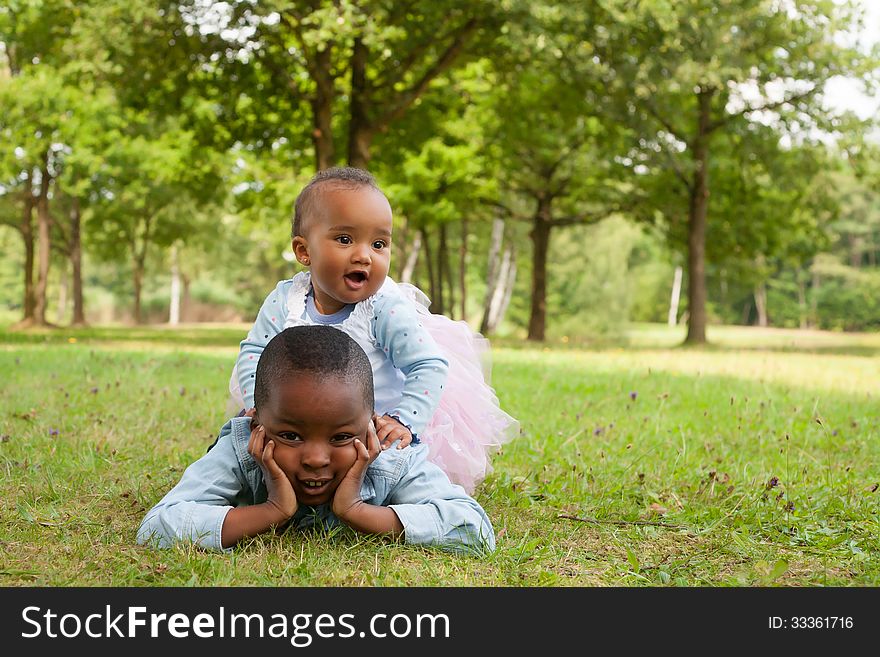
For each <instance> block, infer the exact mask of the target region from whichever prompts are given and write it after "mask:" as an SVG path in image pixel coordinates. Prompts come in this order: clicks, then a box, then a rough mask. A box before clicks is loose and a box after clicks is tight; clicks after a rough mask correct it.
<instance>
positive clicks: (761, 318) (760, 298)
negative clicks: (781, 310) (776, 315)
mask: <svg viewBox="0 0 880 657" xmlns="http://www.w3.org/2000/svg"><path fill="white" fill-rule="evenodd" d="M754 294H755V310H756V311H757V313H758V317H757V321H758V326H761V327H764V328H766V327H767V326H769V321H768V319H767V284H766V283H764V282H763V281H762V282H760V283H759V284H758V285H756V286H755V292H754Z"/></svg>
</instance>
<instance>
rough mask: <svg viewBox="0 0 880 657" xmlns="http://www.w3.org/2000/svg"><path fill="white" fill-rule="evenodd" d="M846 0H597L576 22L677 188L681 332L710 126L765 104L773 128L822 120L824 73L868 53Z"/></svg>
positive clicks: (700, 224)
mask: <svg viewBox="0 0 880 657" xmlns="http://www.w3.org/2000/svg"><path fill="white" fill-rule="evenodd" d="M854 15H855V11H854V8H853V6H852V4H851V3H836V2H832V1H831V0H816V1H800V0H798V1H794V0H793V1H792V2H789V3H778V2H769V1H766V0H747V1H745V2H736V3H717V2H712V1H709V0H686V1H682V2H675V3H670V2H665V1H661V0H656V1H654V2H643V3H637V4H633V3H628V2H624V1H623V0H619V1H615V2H609V3H604V5H603V6H601V7H599V6H597V7H595V11H592V12H590V20H589V21H587V22H586V23H585V32H584V34H585V35H586V38H587V39H588V41H589V43H590V50H592V52H591V55H592V56H594V57H596V58H597V59H598V60H599V61H600V62H601V63H602V64H603V65H604V66H605V70H604V75H603V77H602V80H603V83H604V84H605V85H607V88H608V89H609V91H610V92H611V94H612V97H613V98H615V100H616V104H617V106H618V107H620V108H621V109H622V110H623V114H622V115H623V116H625V117H627V120H628V123H629V125H631V126H632V127H633V128H634V129H635V130H636V131H637V132H639V133H640V134H642V135H644V141H643V144H642V145H643V154H646V155H647V156H648V158H647V159H648V160H649V161H650V163H651V165H652V166H656V167H665V168H668V169H670V170H671V171H672V172H674V175H675V177H676V179H677V184H678V185H679V186H680V188H681V189H682V191H683V193H684V194H685V195H686V198H687V204H686V206H685V207H683V208H682V211H681V214H683V215H686V216H687V218H688V224H687V234H688V241H687V251H688V260H687V273H688V309H689V320H688V334H687V338H686V342H688V343H692V344H701V343H704V342H705V341H706V320H707V316H706V302H707V293H706V257H707V255H706V239H707V230H708V225H709V217H710V205H709V199H710V192H711V187H712V185H711V183H710V175H709V174H710V171H711V159H712V153H713V148H714V147H715V145H716V142H717V138H718V136H719V135H723V134H726V133H728V132H730V131H731V130H733V129H734V128H735V127H736V126H737V125H738V124H741V123H743V122H749V121H757V120H759V119H761V118H766V117H767V116H768V114H770V115H772V116H775V119H776V125H777V126H778V129H779V131H780V133H782V132H784V131H785V129H786V128H788V129H791V130H792V131H796V130H798V129H804V130H806V129H810V127H812V126H820V127H821V126H826V127H829V126H832V125H833V117H830V116H829V115H828V113H827V112H826V111H825V110H823V109H822V107H821V94H822V90H823V87H824V85H825V82H826V81H827V80H828V79H830V78H831V77H833V76H835V75H847V74H852V75H859V74H860V73H862V72H867V71H868V70H870V67H871V66H872V63H871V61H870V59H869V58H867V57H865V56H864V55H862V54H861V53H860V52H858V50H857V49H855V48H854V47H847V46H844V45H841V44H840V42H839V36H840V33H841V32H842V31H843V30H845V29H847V28H849V27H850V26H851V25H852V24H853V17H854Z"/></svg>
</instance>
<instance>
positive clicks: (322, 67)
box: [310, 47, 336, 171]
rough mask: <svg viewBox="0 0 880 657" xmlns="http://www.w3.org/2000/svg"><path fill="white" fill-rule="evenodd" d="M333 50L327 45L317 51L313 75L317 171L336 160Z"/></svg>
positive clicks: (313, 117) (314, 141) (313, 139)
mask: <svg viewBox="0 0 880 657" xmlns="http://www.w3.org/2000/svg"><path fill="white" fill-rule="evenodd" d="M331 56H332V50H331V48H329V47H327V48H325V49H324V50H322V51H320V52H317V53H316V55H315V63H314V70H313V73H312V75H313V77H314V79H315V87H316V88H315V95H314V96H313V97H312V99H311V101H310V102H311V105H312V124H313V126H314V128H313V130H312V143H313V144H314V146H315V167H316V170H317V171H323V170H324V169H329V168H330V167H332V166H333V165H334V164H335V162H336V148H335V146H334V145H333V99H334V91H333V77H332V74H331V72H330V67H331Z"/></svg>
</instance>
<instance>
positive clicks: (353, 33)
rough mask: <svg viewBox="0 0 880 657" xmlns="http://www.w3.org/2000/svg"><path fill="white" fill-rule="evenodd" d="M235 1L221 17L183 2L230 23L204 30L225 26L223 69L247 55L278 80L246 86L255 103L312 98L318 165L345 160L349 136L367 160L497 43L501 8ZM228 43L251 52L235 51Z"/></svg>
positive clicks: (450, 3)
mask: <svg viewBox="0 0 880 657" xmlns="http://www.w3.org/2000/svg"><path fill="white" fill-rule="evenodd" d="M228 4H229V12H228V13H225V14H223V15H220V16H218V15H217V13H216V12H217V10H216V8H215V7H212V6H205V4H204V3H199V2H188V3H185V6H186V7H187V11H188V12H189V15H190V16H191V17H192V18H191V20H192V21H193V22H201V23H202V24H203V25H204V24H210V23H213V24H214V25H222V26H223V27H225V28H226V29H225V31H221V30H219V29H217V28H203V29H205V30H207V31H216V32H218V34H217V36H216V37H215V38H214V39H213V41H212V43H213V44H214V45H213V49H214V53H215V55H216V57H215V56H213V55H212V58H214V59H216V60H217V64H216V67H217V68H218V69H220V68H224V67H229V68H231V69H233V70H240V69H241V68H242V66H241V65H242V63H244V64H245V65H247V66H250V67H252V69H254V70H256V71H257V74H259V75H263V76H264V77H265V78H267V79H271V80H272V81H273V82H274V84H272V85H267V86H266V87H265V88H264V90H263V92H262V93H259V94H254V93H253V89H244V88H242V89H241V90H242V91H244V92H245V93H247V94H248V97H249V98H250V99H251V100H252V101H253V102H255V103H256V104H257V105H262V104H263V103H269V104H270V105H271V104H274V103H277V100H276V98H275V97H276V95H282V96H287V97H288V100H287V102H288V104H289V105H291V106H297V107H298V106H300V105H301V104H305V105H307V106H308V108H309V114H310V116H311V124H312V130H311V141H312V146H313V149H314V157H315V159H314V162H315V167H316V168H317V169H324V168H326V167H328V166H332V165H334V164H336V163H337V162H338V161H339V160H340V159H341V158H340V151H341V148H342V147H341V144H342V143H343V142H345V143H346V148H347V150H346V159H347V162H348V164H350V165H352V166H357V167H362V168H366V167H367V165H368V164H369V162H370V160H371V158H372V155H373V147H374V141H375V138H376V136H377V135H380V134H382V133H384V132H386V131H388V130H389V129H390V128H391V127H392V126H393V125H394V124H395V123H396V122H397V121H399V120H400V119H401V118H402V117H403V116H404V115H405V114H406V113H407V112H408V111H409V110H410V109H411V108H412V107H413V106H414V104H416V103H417V102H418V100H419V99H420V98H421V97H423V96H424V95H425V94H426V93H427V92H428V90H429V88H430V86H431V83H432V82H433V81H434V80H436V79H437V78H438V77H440V76H441V75H442V74H443V73H445V72H447V71H449V70H450V69H452V67H454V66H456V65H458V64H459V63H460V62H461V61H462V60H463V59H464V57H465V56H466V54H468V53H469V52H473V51H475V50H476V49H477V47H478V46H479V45H481V41H482V42H485V41H486V40H489V41H491V40H492V39H493V38H494V36H493V30H492V28H494V27H497V26H498V25H500V17H501V16H502V10H501V9H500V7H499V6H498V5H497V3H494V2H489V1H488V0H479V1H478V2H473V1H470V0H444V1H443V2H431V3H428V2H423V3H399V2H388V1H387V0H372V1H369V2H353V1H351V0H343V1H339V0H333V1H331V0H311V1H301V2H295V3H281V2H260V3H257V4H254V3H253V2H250V1H248V0H238V1H235V2H231V3H228ZM207 14H212V15H213V18H212V20H207V18H208V16H207ZM438 28H439V29H438ZM230 51H232V52H236V53H246V54H245V55H243V56H241V57H236V58H232V59H230V58H229V57H228V56H227V53H229V52H230ZM251 73H254V71H253V70H252V71H251ZM260 114H261V112H259V111H257V112H256V115H257V117H258V118H259V116H260ZM340 135H345V138H344V139H343V138H342V137H341V136H340Z"/></svg>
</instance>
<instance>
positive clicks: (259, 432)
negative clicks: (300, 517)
mask: <svg viewBox="0 0 880 657" xmlns="http://www.w3.org/2000/svg"><path fill="white" fill-rule="evenodd" d="M264 443H265V444H264ZM248 453H249V454H250V455H251V456H253V457H254V460H255V461H256V462H257V463H259V464H260V469H261V470H262V471H263V480H264V481H265V482H266V489H267V490H268V491H269V499H268V500H267V504H270V505H272V506H274V507H275V508H276V509H278V513H279V514H280V515H282V516H284V517H283V518H282V519H280V520H279V523H278V524H280V523H281V522H284V521H286V520H288V519H289V518H291V517H292V516H293V515H294V514H295V513H296V510H297V509H298V508H299V503H298V502H297V500H296V493H294V492H293V486H292V485H291V484H290V480H289V479H288V478H287V475H286V474H284V471H283V470H282V469H281V468H280V467H279V465H278V464H277V463H276V462H275V459H274V458H273V455H274V453H275V441H273V440H270V441H269V442H266V430H265V429H264V428H263V425H261V424H258V425H256V426H255V427H254V428H253V429H252V430H251V438H250V440H249V441H248Z"/></svg>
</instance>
